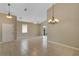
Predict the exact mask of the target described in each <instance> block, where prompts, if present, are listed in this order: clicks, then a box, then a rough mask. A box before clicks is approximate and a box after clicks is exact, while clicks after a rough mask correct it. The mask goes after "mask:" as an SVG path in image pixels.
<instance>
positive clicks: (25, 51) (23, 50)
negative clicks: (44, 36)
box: [20, 39, 28, 55]
mask: <svg viewBox="0 0 79 59" xmlns="http://www.w3.org/2000/svg"><path fill="white" fill-rule="evenodd" d="M20 49H21V54H22V55H25V54H28V39H23V40H21V46H20Z"/></svg>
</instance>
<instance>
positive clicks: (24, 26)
mask: <svg viewBox="0 0 79 59" xmlns="http://www.w3.org/2000/svg"><path fill="white" fill-rule="evenodd" d="M22 33H27V24H22Z"/></svg>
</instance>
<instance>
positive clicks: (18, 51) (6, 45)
mask: <svg viewBox="0 0 79 59" xmlns="http://www.w3.org/2000/svg"><path fill="white" fill-rule="evenodd" d="M0 55H1V56H45V55H47V37H45V36H43V37H39V38H33V39H23V40H15V41H11V42H2V43H0Z"/></svg>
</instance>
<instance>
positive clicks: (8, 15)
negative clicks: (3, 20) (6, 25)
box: [6, 4, 12, 18]
mask: <svg viewBox="0 0 79 59" xmlns="http://www.w3.org/2000/svg"><path fill="white" fill-rule="evenodd" d="M8 9H9V10H8V14H7V16H6V17H7V18H12V16H11V14H10V4H8Z"/></svg>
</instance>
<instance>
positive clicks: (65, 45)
mask: <svg viewBox="0 0 79 59" xmlns="http://www.w3.org/2000/svg"><path fill="white" fill-rule="evenodd" d="M48 43H51V44H56V45H60V46H63V47H66V48H70V49H73V50H77V51H79V48H76V47H73V46H69V45H67V44H63V43H59V42H54V41H48Z"/></svg>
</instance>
